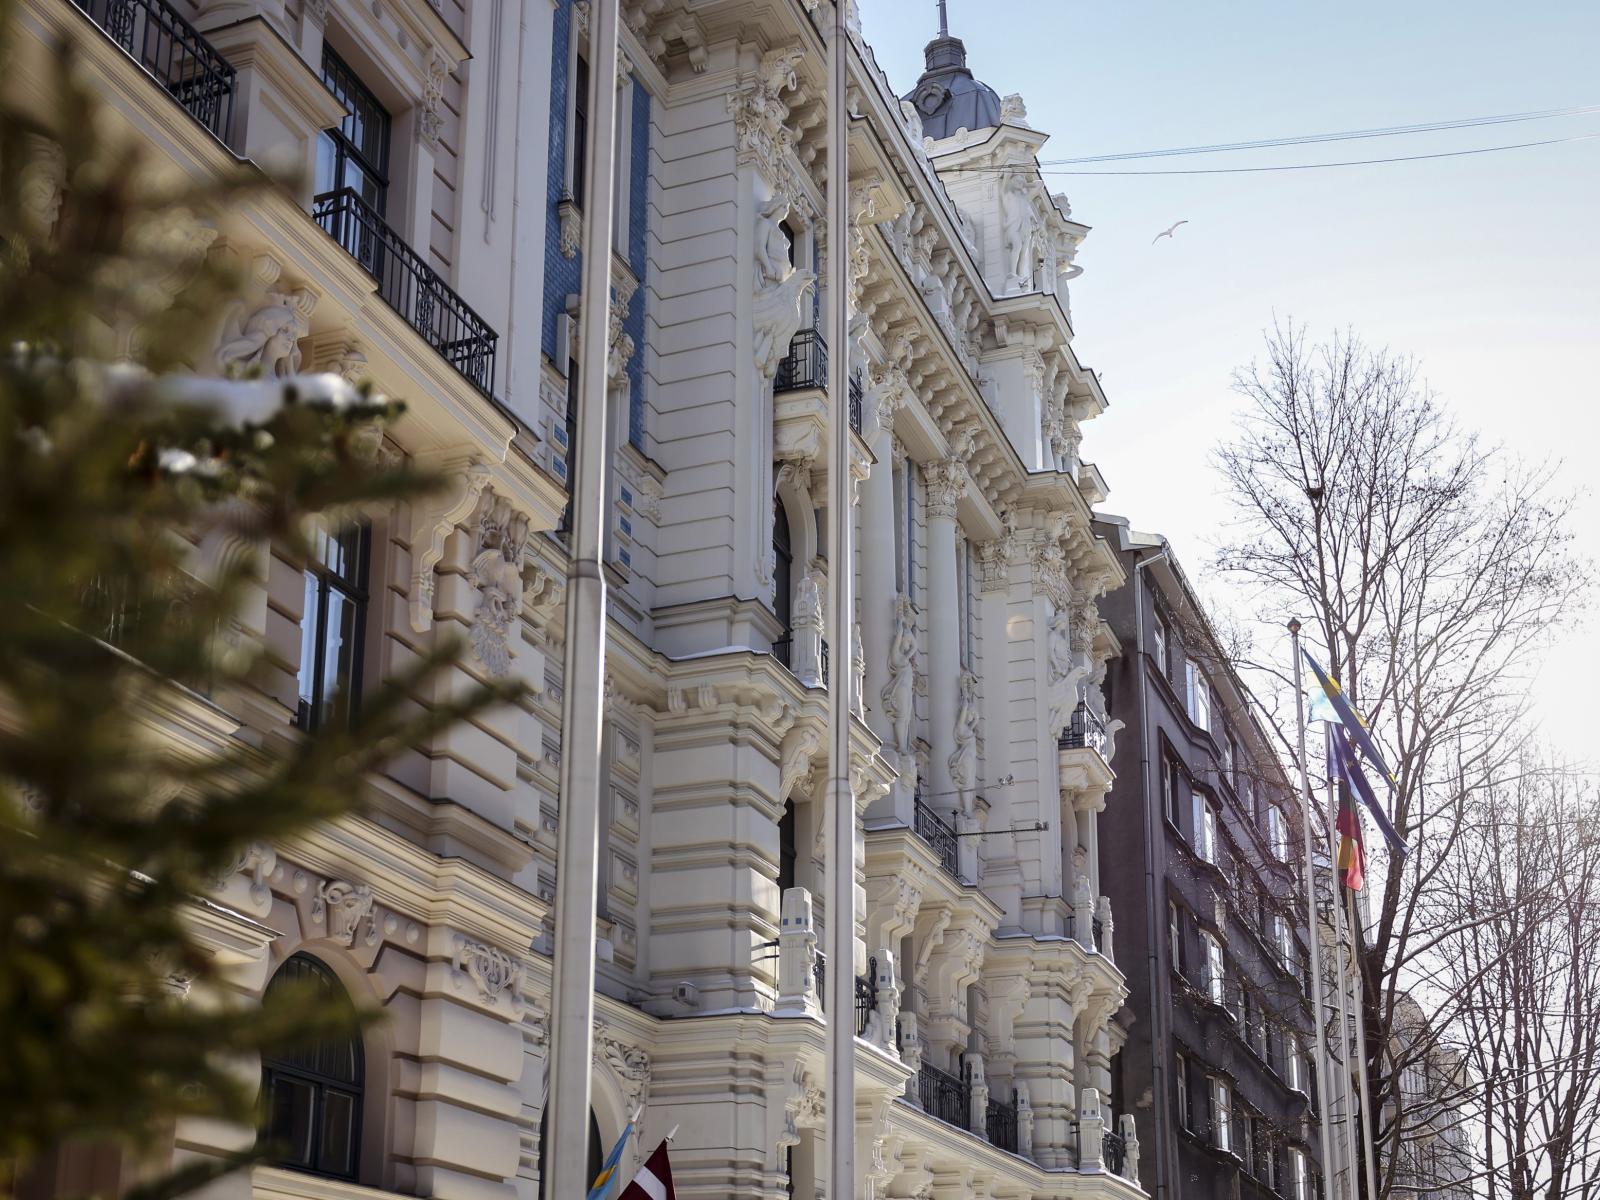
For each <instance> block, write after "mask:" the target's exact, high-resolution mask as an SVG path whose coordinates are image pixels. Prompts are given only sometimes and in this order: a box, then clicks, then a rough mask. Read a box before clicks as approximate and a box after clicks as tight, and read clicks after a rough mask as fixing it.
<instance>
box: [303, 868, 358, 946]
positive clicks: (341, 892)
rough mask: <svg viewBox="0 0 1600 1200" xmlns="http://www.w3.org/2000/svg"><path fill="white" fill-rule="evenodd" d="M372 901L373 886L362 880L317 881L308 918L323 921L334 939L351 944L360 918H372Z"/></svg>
mask: <svg viewBox="0 0 1600 1200" xmlns="http://www.w3.org/2000/svg"><path fill="white" fill-rule="evenodd" d="M372 901H373V895H372V888H371V887H370V886H369V885H367V884H365V883H349V882H347V881H345V880H343V879H335V880H332V881H331V882H328V881H325V882H323V883H322V884H320V885H318V887H317V894H316V897H315V898H314V899H313V900H312V901H311V919H312V920H313V921H316V922H318V923H319V924H320V923H322V922H326V923H327V926H328V936H329V937H330V938H332V939H333V940H334V941H336V942H339V943H341V944H343V945H346V946H353V945H354V944H355V940H356V929H357V928H358V927H359V926H360V924H361V922H362V920H363V919H365V920H367V921H368V922H370V921H371V920H372Z"/></svg>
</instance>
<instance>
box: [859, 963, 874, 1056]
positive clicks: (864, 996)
mask: <svg viewBox="0 0 1600 1200" xmlns="http://www.w3.org/2000/svg"><path fill="white" fill-rule="evenodd" d="M877 1011H878V959H877V956H876V955H874V956H873V957H871V958H869V959H867V973H866V975H864V976H862V975H857V976H856V1036H857V1037H861V1036H863V1035H864V1034H865V1033H866V1032H867V1022H868V1021H870V1020H871V1019H872V1014H873V1013H875V1012H877Z"/></svg>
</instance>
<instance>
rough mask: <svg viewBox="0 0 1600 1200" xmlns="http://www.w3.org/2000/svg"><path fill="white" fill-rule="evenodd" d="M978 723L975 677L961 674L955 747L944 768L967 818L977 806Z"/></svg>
mask: <svg viewBox="0 0 1600 1200" xmlns="http://www.w3.org/2000/svg"><path fill="white" fill-rule="evenodd" d="M979 720H980V717H979V713H978V677H977V676H976V675H974V674H973V673H972V672H971V671H962V672H961V681H960V683H959V685H958V686H957V691H956V723H955V729H954V730H953V733H954V736H955V746H956V748H955V749H954V750H952V751H951V752H950V757H949V759H948V760H947V763H946V765H947V766H949V768H950V781H951V782H952V783H954V784H955V785H956V788H957V790H958V791H959V792H960V793H961V811H962V812H964V813H967V814H968V815H970V814H971V813H972V812H973V811H974V810H975V809H976V807H977V802H976V801H977V797H976V788H977V781H978V724H979Z"/></svg>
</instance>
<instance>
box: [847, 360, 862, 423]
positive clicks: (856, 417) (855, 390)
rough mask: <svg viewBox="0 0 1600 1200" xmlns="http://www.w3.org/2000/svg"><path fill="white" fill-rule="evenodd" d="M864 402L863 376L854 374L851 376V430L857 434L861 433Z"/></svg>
mask: <svg viewBox="0 0 1600 1200" xmlns="http://www.w3.org/2000/svg"><path fill="white" fill-rule="evenodd" d="M862 402H863V395H862V391H861V376H859V375H856V374H854V373H852V374H851V376H850V428H851V429H854V430H855V431H856V432H857V433H860V432H861V408H862Z"/></svg>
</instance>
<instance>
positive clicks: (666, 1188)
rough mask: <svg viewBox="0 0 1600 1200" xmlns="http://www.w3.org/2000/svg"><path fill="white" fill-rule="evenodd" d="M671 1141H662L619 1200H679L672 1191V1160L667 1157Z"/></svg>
mask: <svg viewBox="0 0 1600 1200" xmlns="http://www.w3.org/2000/svg"><path fill="white" fill-rule="evenodd" d="M670 1140H671V1139H668V1138H663V1139H662V1142H661V1144H660V1145H659V1146H657V1147H656V1149H655V1153H654V1154H652V1155H651V1156H650V1157H649V1158H647V1159H645V1163H644V1166H642V1167H640V1168H639V1173H638V1174H637V1175H635V1176H634V1177H633V1182H632V1183H630V1184H629V1185H628V1186H627V1187H626V1188H624V1189H623V1192H622V1195H621V1196H619V1197H618V1198H617V1200H677V1193H676V1192H674V1191H673V1190H672V1160H671V1159H669V1158H668V1157H667V1142H668V1141H670Z"/></svg>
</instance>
